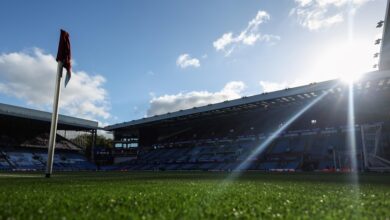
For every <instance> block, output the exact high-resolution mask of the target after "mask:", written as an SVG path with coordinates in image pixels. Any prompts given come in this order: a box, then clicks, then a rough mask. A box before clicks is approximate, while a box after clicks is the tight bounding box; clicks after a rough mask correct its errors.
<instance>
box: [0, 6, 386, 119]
mask: <svg viewBox="0 0 390 220" xmlns="http://www.w3.org/2000/svg"><path fill="white" fill-rule="evenodd" d="M385 6H386V1H385V0H372V1H369V0H296V1H294V0H277V1H275V0H246V1H238V0H213V1H210V0H200V1H183V0H168V1H151V0H144V1H93V3H92V2H89V1H66V2H64V1H61V2H60V1H39V2H37V1H34V2H33V1H18V0H15V1H1V2H0V27H1V34H0V42H1V43H0V102H3V103H8V104H15V105H20V106H26V107H31V108H37V109H43V110H49V111H50V110H51V104H50V102H51V97H52V93H53V91H52V87H53V86H52V84H54V75H55V68H56V66H55V65H56V64H55V62H53V56H55V54H56V52H57V46H58V37H59V36H58V35H59V29H60V28H63V29H65V30H67V31H68V32H69V33H70V36H71V43H72V52H73V59H74V68H73V70H74V76H75V77H74V78H72V80H71V81H70V86H69V88H66V89H64V90H63V94H62V95H63V96H62V97H63V104H62V106H61V112H62V113H65V114H70V115H74V116H79V117H86V118H93V119H96V120H99V121H100V122H102V124H112V123H117V122H122V121H127V120H131V119H136V118H140V117H144V116H146V115H148V116H151V115H154V114H161V113H164V112H168V111H175V110H179V109H183V108H190V107H192V106H194V105H197V106H199V105H204V104H208V103H215V102H219V101H223V100H226V99H234V98H238V97H240V96H244V95H254V94H258V93H261V92H263V91H272V90H275V89H283V88H285V87H292V86H296V85H301V84H305V83H309V82H312V81H320V80H325V79H331V78H335V77H340V76H343V75H351V74H354V73H360V72H367V71H369V70H373V69H372V65H373V64H374V63H375V62H377V61H375V60H374V59H373V58H372V54H373V53H374V52H376V51H378V50H379V49H378V47H375V46H374V45H373V42H374V40H375V39H376V38H378V37H380V34H381V31H382V30H381V29H376V28H375V25H376V23H377V22H378V21H379V20H381V19H384V13H385ZM251 22H252V23H251ZM229 33H231V34H230V37H227V36H229ZM224 35H225V37H226V38H223V36H224ZM218 40H220V41H218ZM216 42H219V43H222V44H219V45H220V46H219V48H218V46H216V45H217V43H216ZM221 45H222V46H221ZM221 47H223V49H222V48H221ZM346 56H347V57H349V60H345V59H346ZM180 57H181V59H180ZM32 66H33V67H32ZM72 83H73V85H72Z"/></svg>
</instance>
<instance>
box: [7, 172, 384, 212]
mask: <svg viewBox="0 0 390 220" xmlns="http://www.w3.org/2000/svg"><path fill="white" fill-rule="evenodd" d="M229 176H230V173H218V172H69V173H55V175H54V176H53V177H52V178H50V179H45V178H43V174H41V173H0V219H237V218H238V219H390V175H388V174H370V173H369V174H364V175H360V176H359V184H352V183H351V181H352V178H350V176H349V175H346V174H320V173H259V172H247V173H244V174H242V175H241V176H240V177H238V178H229Z"/></svg>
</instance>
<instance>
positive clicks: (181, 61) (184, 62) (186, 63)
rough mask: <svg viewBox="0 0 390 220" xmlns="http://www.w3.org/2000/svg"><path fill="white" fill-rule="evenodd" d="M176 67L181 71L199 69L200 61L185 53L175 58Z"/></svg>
mask: <svg viewBox="0 0 390 220" xmlns="http://www.w3.org/2000/svg"><path fill="white" fill-rule="evenodd" d="M176 65H177V66H178V67H180V68H182V69H185V68H187V67H200V61H199V60H198V59H196V58H192V57H191V56H190V55H189V54H186V53H185V54H182V55H180V56H179V57H178V58H177V60H176Z"/></svg>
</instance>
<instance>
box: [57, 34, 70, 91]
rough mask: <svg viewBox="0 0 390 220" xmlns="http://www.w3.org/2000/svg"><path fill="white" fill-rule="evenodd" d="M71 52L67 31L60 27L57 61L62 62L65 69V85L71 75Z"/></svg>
mask: <svg viewBox="0 0 390 220" xmlns="http://www.w3.org/2000/svg"><path fill="white" fill-rule="evenodd" d="M71 59H72V53H71V50H70V40H69V33H68V32H66V31H64V30H62V29H61V35H60V42H59V44H58V52H57V59H56V60H57V62H62V65H63V67H64V68H65V69H66V77H65V87H66V85H67V84H68V82H69V80H70V77H71V69H72V61H71Z"/></svg>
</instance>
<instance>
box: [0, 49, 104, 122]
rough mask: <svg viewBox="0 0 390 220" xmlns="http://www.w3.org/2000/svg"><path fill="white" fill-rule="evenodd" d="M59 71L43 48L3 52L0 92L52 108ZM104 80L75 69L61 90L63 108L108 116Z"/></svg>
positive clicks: (0, 56) (77, 113) (92, 116)
mask: <svg viewBox="0 0 390 220" xmlns="http://www.w3.org/2000/svg"><path fill="white" fill-rule="evenodd" d="M56 71H57V62H56V61H55V59H54V57H53V56H52V55H51V54H46V53H44V52H43V51H42V50H40V49H34V50H33V51H28V52H26V51H23V52H14V53H8V54H0V93H2V94H5V95H7V96H10V97H15V98H18V99H21V100H24V101H26V102H27V104H28V105H31V106H34V107H37V108H40V109H45V110H50V111H51V107H52V106H51V105H52V102H53V94H54V84H55V76H56ZM64 72H65V71H64ZM104 83H105V79H104V78H103V77H102V76H100V75H94V76H92V75H89V74H88V73H86V72H84V71H73V72H72V78H71V80H70V82H69V84H68V86H67V87H66V88H65V89H62V93H61V102H60V109H61V110H62V111H63V112H64V113H65V114H68V115H72V116H77V117H83V118H89V119H98V118H102V119H108V118H109V117H110V113H109V106H110V105H109V100H108V94H107V91H106V90H105V89H104V88H103V84H104ZM61 86H62V87H63V83H62V84H61Z"/></svg>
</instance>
